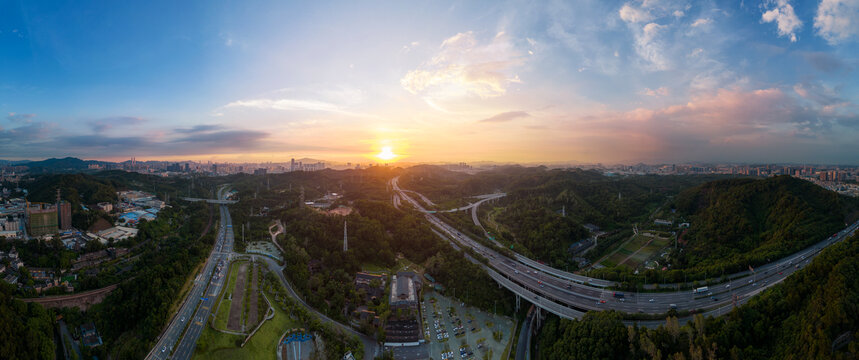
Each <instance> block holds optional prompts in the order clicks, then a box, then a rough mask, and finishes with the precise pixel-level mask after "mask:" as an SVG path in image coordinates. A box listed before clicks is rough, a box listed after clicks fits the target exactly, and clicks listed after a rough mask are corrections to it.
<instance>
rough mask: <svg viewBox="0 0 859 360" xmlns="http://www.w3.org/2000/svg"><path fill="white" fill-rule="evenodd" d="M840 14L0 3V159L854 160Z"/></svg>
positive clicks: (740, 6) (631, 7)
mask: <svg viewBox="0 0 859 360" xmlns="http://www.w3.org/2000/svg"><path fill="white" fill-rule="evenodd" d="M857 19H859V1H856V0H853V1H840V0H822V1H801V2H800V1H787V0H776V1H769V0H767V1H741V2H734V1H731V2H720V1H694V2H693V1H668V0H657V1H625V2H624V1H620V2H612V1H576V2H567V1H545V2H524V1H486V2H476V1H447V2H443V1H434V2H430V1H423V2H420V1H416V2H376V1H362V2H324V3H319V2H308V3H291V2H269V1H265V2H263V1H244V2H220V1H206V2H202V1H201V2H190V1H189V2H160V1H152V2H145V3H130V2H107V1H105V2H86V3H85V4H79V3H75V2H55V1H37V2H34V1H0V114H3V116H2V117H0V158H5V159H23V158H27V159H39V158H45V157H58V156H78V157H83V158H98V159H108V160H122V159H125V158H128V157H131V156H136V157H137V158H138V159H176V160H179V159H197V160H225V161H241V160H247V161H282V160H284V159H288V158H289V157H302V156H311V157H317V158H325V159H332V160H343V161H366V160H368V159H372V156H373V154H375V153H378V152H379V151H380V149H381V148H383V147H391V148H392V149H393V152H395V153H397V154H399V155H400V159H401V160H404V161H477V160H494V161H521V162H540V161H546V162H549V161H551V162H559V161H571V162H583V163H587V162H606V163H612V162H633V161H636V162H637V161H646V162H682V161H748V162H797V163H803V162H817V163H853V164H856V163H859V156H857V155H856V154H857V153H859V141H857V139H859V108H857V100H859V81H857V75H856V74H857V72H856V70H857V69H856V67H857V65H859V46H857V41H859V22H857V21H859V20H857Z"/></svg>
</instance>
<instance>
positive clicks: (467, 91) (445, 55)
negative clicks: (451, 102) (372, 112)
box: [400, 31, 523, 100]
mask: <svg viewBox="0 0 859 360" xmlns="http://www.w3.org/2000/svg"><path fill="white" fill-rule="evenodd" d="M522 62H523V57H522V56H521V55H520V53H519V51H517V50H516V49H515V48H514V46H513V44H512V43H511V41H510V40H509V37H508V36H507V35H505V34H504V33H503V32H500V33H498V34H496V35H495V36H494V37H493V38H492V40H491V41H490V42H489V43H487V44H482V45H481V44H479V43H478V41H477V39H476V37H475V36H474V33H472V32H470V31H469V32H464V33H459V34H456V35H454V36H451V37H450V38H448V39H446V40H444V41H443V42H442V44H441V48H440V50H439V52H438V54H436V55H435V56H433V57H432V59H430V60H429V61H427V62H425V63H424V64H422V65H421V66H419V67H418V68H417V69H414V70H411V71H409V72H408V73H406V75H404V76H403V78H402V79H400V84H401V85H402V86H403V88H404V89H406V90H407V91H409V92H411V93H412V94H415V95H421V96H422V97H424V98H433V99H436V100H438V99H447V98H455V97H463V96H479V97H481V98H490V97H496V96H501V95H504V94H505V93H506V91H507V87H508V86H509V85H510V83H517V82H520V80H519V78H518V76H516V75H515V74H514V73H513V71H514V69H515V68H516V67H518V66H519V65H521V64H522Z"/></svg>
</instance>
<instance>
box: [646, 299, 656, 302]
mask: <svg viewBox="0 0 859 360" xmlns="http://www.w3.org/2000/svg"><path fill="white" fill-rule="evenodd" d="M647 301H649V302H654V301H656V300H655V299H650V300H647Z"/></svg>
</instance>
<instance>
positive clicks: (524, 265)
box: [391, 178, 859, 323]
mask: <svg viewBox="0 0 859 360" xmlns="http://www.w3.org/2000/svg"><path fill="white" fill-rule="evenodd" d="M391 184H392V187H393V189H394V190H395V191H397V192H398V193H399V196H400V199H401V200H403V201H404V202H407V203H410V204H412V206H414V207H415V208H417V209H418V210H420V211H422V212H424V213H425V216H426V219H427V220H428V221H429V222H430V223H431V224H433V225H434V226H435V227H436V228H438V229H439V230H441V233H442V234H444V235H445V237H446V238H449V239H452V240H454V242H455V243H458V244H459V245H462V246H468V247H470V248H472V249H473V250H475V251H476V252H477V253H479V254H481V255H482V256H484V257H485V258H486V259H487V260H488V263H489V267H490V268H491V269H492V270H493V271H490V272H489V273H490V276H492V277H493V279H495V280H496V281H498V282H499V284H501V285H502V286H504V287H506V288H508V289H510V290H511V291H512V292H513V293H514V294H516V295H518V296H520V297H522V298H525V299H527V300H528V301H530V302H532V303H534V304H535V305H537V306H539V307H540V308H543V309H544V310H547V311H549V312H552V313H555V314H556V315H559V316H562V317H565V318H578V317H581V314H583V312H584V311H589V310H609V309H613V310H617V311H622V312H626V313H644V314H664V313H666V312H668V311H669V310H670V309H672V308H673V309H676V310H678V311H684V310H688V311H695V312H701V311H705V313H707V314H720V313H723V312H725V311H728V310H730V308H732V307H733V306H734V305H735V303H734V301H735V299H736V300H737V304H741V303H743V302H745V301H747V299H748V298H750V297H752V296H754V295H756V294H758V293H760V292H761V291H762V290H763V289H765V288H767V287H769V286H772V285H774V284H776V283H779V282H781V281H782V280H784V278H786V277H787V276H789V275H790V274H791V273H793V272H794V271H796V270H798V269H800V268H802V267H803V266H804V265H806V264H807V263H808V262H809V261H810V259H811V258H813V257H814V256H816V255H817V254H818V253H819V252H820V250H821V249H823V248H825V247H826V246H829V245H831V244H833V243H835V242H838V241H841V240H843V239H844V238H846V237H847V236H848V235H849V234H851V233H853V232H854V231H856V229H857V227H859V222H857V223H854V224H853V225H851V226H849V227H847V228H846V229H844V230H842V231H841V232H839V233H837V234H835V235H834V236H831V237H829V238H827V239H825V240H823V241H821V242H819V243H817V244H815V245H813V246H810V247H808V248H806V249H804V250H802V251H799V252H797V253H795V254H793V255H791V256H789V257H786V258H784V259H781V260H778V261H775V262H772V263H770V264H767V265H762V266H759V267H758V268H757V269H755V272H754V273H753V274H752V276H747V277H744V278H739V279H737V278H736V277H735V276H732V277H731V278H732V280H730V281H729V282H726V283H722V284H718V285H711V286H709V290H708V291H706V292H705V293H702V294H695V293H693V291H691V290H680V291H671V292H659V293H641V294H636V293H629V292H623V295H622V297H620V295H618V296H615V293H614V292H613V291H611V290H605V289H604V288H605V287H608V286H612V285H613V283H612V282H607V281H602V280H599V279H593V278H589V277H586V276H581V275H575V274H571V273H568V272H565V271H561V270H557V269H554V268H551V267H549V266H547V265H543V264H540V263H538V262H536V261H534V260H532V259H528V258H526V257H524V256H521V255H519V254H517V255H516V256H515V259H511V258H508V257H506V256H504V255H502V254H500V253H498V252H496V251H494V250H492V249H490V248H488V247H486V246H484V245H482V244H480V243H478V242H477V241H475V240H474V239H471V238H470V237H468V236H466V235H464V234H462V233H461V232H459V231H458V230H456V229H455V228H453V227H452V226H450V225H448V224H446V223H444V222H442V221H441V220H439V219H438V218H437V217H436V216H434V215H433V214H432V213H427V212H426V210H424V209H423V208H422V207H421V205H420V203H418V202H416V201H414V200H413V199H411V198H410V197H409V196H408V195H407V194H406V193H405V192H402V191H400V189H399V185H398V184H397V178H394V179H392V181H391ZM505 280H506V281H505ZM642 323H644V322H642Z"/></svg>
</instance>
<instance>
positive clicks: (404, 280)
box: [389, 271, 421, 310]
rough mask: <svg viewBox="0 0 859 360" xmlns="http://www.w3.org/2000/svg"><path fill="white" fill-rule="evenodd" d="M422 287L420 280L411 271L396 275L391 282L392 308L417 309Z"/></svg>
mask: <svg viewBox="0 0 859 360" xmlns="http://www.w3.org/2000/svg"><path fill="white" fill-rule="evenodd" d="M420 286H421V280H420V278H419V277H417V275H416V274H415V273H413V272H411V271H400V272H398V273H397V275H394V278H393V279H392V280H391V300H390V302H389V304H390V305H391V308H392V309H402V308H406V309H412V310H415V309H417V307H418V292H419V291H420Z"/></svg>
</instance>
